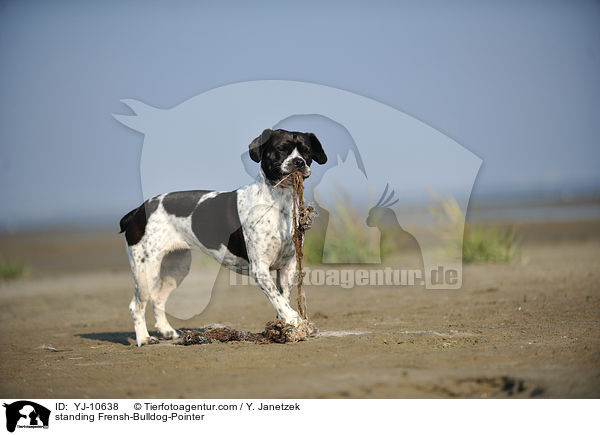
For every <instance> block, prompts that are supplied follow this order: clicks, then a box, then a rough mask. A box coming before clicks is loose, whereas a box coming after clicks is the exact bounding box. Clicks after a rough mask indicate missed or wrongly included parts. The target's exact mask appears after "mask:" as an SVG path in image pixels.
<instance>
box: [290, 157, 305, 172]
mask: <svg viewBox="0 0 600 435" xmlns="http://www.w3.org/2000/svg"><path fill="white" fill-rule="evenodd" d="M305 164H306V162H305V161H304V159H301V158H300V157H295V158H293V159H292V165H294V168H296V169H301V168H303V167H304V165H305Z"/></svg>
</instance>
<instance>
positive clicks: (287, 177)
mask: <svg viewBox="0 0 600 435" xmlns="http://www.w3.org/2000/svg"><path fill="white" fill-rule="evenodd" d="M296 172H299V173H300V174H301V175H302V178H303V179H305V180H306V179H307V178H308V177H310V170H309V171H302V170H298V171H291V172H282V174H281V178H280V179H279V181H278V182H277V183H276V184H275V186H280V187H292V184H293V181H292V179H293V177H292V174H294V173H296Z"/></svg>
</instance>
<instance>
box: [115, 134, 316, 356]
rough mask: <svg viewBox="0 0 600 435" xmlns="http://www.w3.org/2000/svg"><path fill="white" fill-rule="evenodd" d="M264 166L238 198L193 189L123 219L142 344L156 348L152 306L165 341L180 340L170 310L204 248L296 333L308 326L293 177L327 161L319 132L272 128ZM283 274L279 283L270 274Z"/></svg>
mask: <svg viewBox="0 0 600 435" xmlns="http://www.w3.org/2000/svg"><path fill="white" fill-rule="evenodd" d="M248 152H249V155H250V158H251V159H252V160H253V161H254V162H256V163H259V164H260V170H259V173H258V176H257V178H256V181H255V182H254V183H252V184H249V185H247V186H244V187H241V188H240V189H238V190H234V191H231V192H220V191H208V190H191V191H182V192H172V193H166V194H163V195H158V196H155V197H153V198H151V199H149V200H147V201H146V202H144V203H143V204H142V205H141V206H140V207H138V208H136V209H134V210H132V211H130V212H129V213H127V214H126V215H125V216H123V218H122V219H121V221H120V227H121V233H125V240H126V245H127V255H128V257H129V263H130V266H131V272H132V275H133V280H134V295H133V298H132V300H131V303H130V304H129V311H130V313H131V317H132V318H133V323H134V328H135V335H136V343H137V345H138V346H142V345H144V344H151V343H156V342H158V340H157V339H156V338H155V337H151V336H150V334H148V329H147V328H146V320H145V312H146V305H147V303H148V301H150V302H151V303H152V308H153V311H154V316H155V318H156V324H155V326H156V328H157V329H158V331H159V332H160V334H161V335H162V336H163V337H164V338H165V339H175V338H178V337H179V334H178V333H177V331H175V330H174V329H173V328H172V327H171V325H170V324H169V322H168V320H167V317H166V315H165V306H166V303H167V299H168V297H169V295H170V294H171V292H172V291H173V290H175V289H176V288H177V287H178V286H179V285H180V284H181V282H182V281H183V279H184V278H185V277H186V275H187V274H188V272H189V270H190V265H191V260H192V256H191V249H200V250H201V251H203V252H205V253H206V254H208V255H209V256H211V257H212V258H214V259H215V260H216V261H218V262H219V263H220V264H222V265H223V266H225V267H227V268H228V269H231V270H234V271H236V272H238V273H244V274H249V275H250V276H251V277H252V278H253V279H254V280H255V281H256V283H257V284H258V286H259V287H260V288H261V290H262V291H263V292H264V294H265V295H266V296H267V298H268V300H269V302H271V304H272V305H273V308H274V309H275V313H276V315H277V318H279V319H281V320H283V321H284V322H285V323H288V324H290V325H292V326H294V327H299V326H301V324H303V322H305V321H304V320H302V319H301V318H300V316H299V315H298V313H297V312H296V311H295V310H294V309H293V308H292V307H291V306H290V303H289V298H290V292H291V288H292V286H293V284H294V283H295V282H296V256H295V249H294V245H293V242H292V232H293V216H292V198H293V188H292V181H291V174H292V173H293V172H300V173H301V174H302V176H303V177H304V178H305V179H306V178H308V177H309V176H310V172H311V169H310V165H311V163H312V162H313V161H315V162H317V163H318V164H320V165H323V164H325V163H326V162H327V156H326V154H325V152H324V151H323V147H322V146H321V143H320V142H319V140H318V139H317V137H316V136H315V135H314V134H313V133H301V132H295V131H286V130H271V129H267V130H265V131H263V132H262V134H261V135H260V136H258V137H257V138H256V139H254V140H253V141H252V142H251V143H250V145H249V151H248ZM272 270H276V275H277V283H275V282H274V280H273V278H272V276H271V271H272Z"/></svg>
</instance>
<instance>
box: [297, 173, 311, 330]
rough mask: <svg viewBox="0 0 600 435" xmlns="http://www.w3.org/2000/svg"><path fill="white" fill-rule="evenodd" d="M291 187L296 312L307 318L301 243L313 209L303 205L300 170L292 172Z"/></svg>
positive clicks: (302, 180) (302, 185)
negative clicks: (296, 293)
mask: <svg viewBox="0 0 600 435" xmlns="http://www.w3.org/2000/svg"><path fill="white" fill-rule="evenodd" d="M292 187H293V189H294V197H293V198H292V202H293V223H294V233H293V234H292V241H293V242H294V247H295V248H296V272H297V275H298V299H297V302H298V314H300V317H302V318H303V319H305V320H307V319H308V313H307V310H306V297H305V296H304V292H303V291H302V283H303V281H304V272H303V270H302V259H303V258H304V253H303V251H302V245H303V242H304V232H305V231H306V230H307V229H308V227H309V226H310V224H311V220H312V219H311V218H312V216H311V215H313V214H314V213H315V209H314V208H313V207H312V206H310V205H309V206H306V207H305V206H304V177H303V176H302V174H301V173H300V172H294V173H293V174H292Z"/></svg>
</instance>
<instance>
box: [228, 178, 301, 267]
mask: <svg viewBox="0 0 600 435" xmlns="http://www.w3.org/2000/svg"><path fill="white" fill-rule="evenodd" d="M237 201H238V213H239V215H240V221H241V223H242V229H243V232H244V238H245V239H246V245H247V248H248V257H249V259H250V262H251V263H252V261H253V259H254V260H256V261H260V262H263V263H267V264H265V265H268V267H269V268H270V269H275V268H278V267H279V266H280V265H281V264H283V263H287V261H288V260H289V258H290V257H291V256H292V255H294V247H293V243H292V232H293V228H292V188H291V187H281V186H278V187H275V188H273V187H272V186H271V185H270V184H269V183H267V182H266V181H265V178H264V175H263V174H262V173H261V174H259V176H258V179H257V181H256V182H255V183H252V184H249V185H248V186H245V187H243V188H241V189H239V190H238V199H237Z"/></svg>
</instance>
